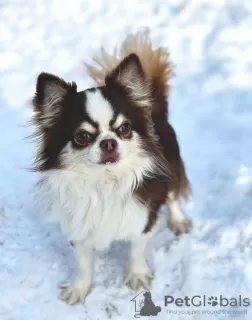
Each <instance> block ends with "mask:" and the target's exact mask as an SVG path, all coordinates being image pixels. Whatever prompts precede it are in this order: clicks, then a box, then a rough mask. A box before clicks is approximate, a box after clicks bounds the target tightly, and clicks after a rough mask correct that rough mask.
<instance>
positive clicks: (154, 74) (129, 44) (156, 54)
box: [86, 29, 173, 112]
mask: <svg viewBox="0 0 252 320" xmlns="http://www.w3.org/2000/svg"><path fill="white" fill-rule="evenodd" d="M131 53H135V54H136V55H137V56H138V58H139V59H140V62H141V64H142V68H143V70H144V73H145V75H146V77H147V79H148V80H149V83H150V85H151V94H152V99H153V100H154V103H153V107H152V108H153V110H152V112H155V111H156V112H160V109H161V108H165V109H166V108H167V98H168V95H169V89H170V85H169V80H170V78H171V77H172V76H173V68H172V64H171V62H170V59H169V52H168V50H167V48H165V47H159V48H156V49H154V48H153V46H152V41H151V38H150V32H149V30H148V29H144V30H140V31H138V32H137V33H135V34H129V35H128V36H127V37H126V38H125V40H124V41H123V42H122V43H121V45H120V46H117V47H116V48H115V50H114V52H113V53H112V54H109V53H107V52H106V51H105V49H104V48H101V51H100V53H99V54H98V55H96V56H94V57H93V61H94V62H95V63H96V64H95V65H89V64H86V68H87V70H88V73H89V75H90V76H91V77H92V78H93V79H94V80H95V81H96V83H97V84H98V85H104V83H105V78H106V76H107V75H109V74H110V73H111V72H112V71H113V70H114V69H115V68H116V67H117V66H118V65H119V64H120V62H121V61H122V60H123V59H124V58H126V57H127V56H128V55H130V54H131Z"/></svg>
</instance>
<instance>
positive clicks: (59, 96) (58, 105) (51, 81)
mask: <svg viewBox="0 0 252 320" xmlns="http://www.w3.org/2000/svg"><path fill="white" fill-rule="evenodd" d="M72 92H77V86H76V83H74V82H72V83H67V82H65V81H64V80H63V79H61V78H59V77H57V76H55V75H53V74H49V73H45V72H43V73H41V74H40V75H39V76H38V79H37V85H36V93H35V96H34V98H33V107H34V111H35V113H36V117H35V119H36V122H37V125H39V126H41V127H42V128H43V129H49V128H50V127H52V126H53V125H54V124H55V122H56V121H57V118H58V115H59V114H60V112H61V111H62V108H63V102H64V99H65V97H66V96H67V95H68V94H69V93H72Z"/></svg>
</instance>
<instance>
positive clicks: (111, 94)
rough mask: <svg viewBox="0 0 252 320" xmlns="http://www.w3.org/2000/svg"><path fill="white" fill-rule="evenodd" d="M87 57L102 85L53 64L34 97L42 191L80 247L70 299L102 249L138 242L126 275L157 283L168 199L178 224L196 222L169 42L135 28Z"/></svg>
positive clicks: (172, 222) (79, 292) (132, 281)
mask: <svg viewBox="0 0 252 320" xmlns="http://www.w3.org/2000/svg"><path fill="white" fill-rule="evenodd" d="M94 61H95V62H96V63H97V67H96V66H95V67H94V66H90V65H89V66H87V68H88V71H89V74H90V75H91V76H92V77H93V78H94V80H95V81H96V83H97V86H96V87H94V88H90V89H86V90H84V91H80V92H78V91H77V85H76V84H75V83H74V82H73V83H67V82H65V81H64V80H63V79H60V78H58V77H57V76H55V75H52V74H48V73H41V74H40V75H39V77H38V79H37V86H36V94H35V97H34V99H33V106H34V118H33V121H34V124H35V126H36V132H35V135H36V136H37V137H38V139H39V140H38V150H37V154H36V160H35V167H34V169H35V170H37V171H40V172H41V173H42V175H43V178H42V180H41V182H40V183H39V186H40V188H39V192H40V194H41V195H43V197H44V198H45V199H46V201H48V202H49V203H50V205H51V207H52V211H53V212H54V213H55V214H56V215H57V217H58V218H59V220H60V223H61V227H62V230H63V232H64V233H65V234H66V235H67V237H68V239H69V241H70V243H71V244H72V246H73V250H74V253H75V257H76V261H77V273H76V278H75V280H74V282H73V283H67V284H64V285H62V286H61V299H62V300H64V301H66V302H67V303H69V304H74V303H77V302H81V301H83V300H84V299H85V297H86V296H87V294H88V292H89V290H90V288H91V282H92V269H93V267H92V264H93V251H94V249H102V248H106V247H108V246H109V245H110V244H111V242H113V241H115V240H125V241H129V242H130V244H131V246H130V251H129V264H128V269H127V275H126V283H127V284H129V285H130V286H131V287H132V288H133V289H138V287H139V286H143V287H144V288H148V286H149V281H150V279H151V278H152V273H151V271H150V269H149V267H148V265H147V263H146V258H145V249H146V246H147V243H148V240H149V239H150V237H151V236H152V235H153V233H154V229H155V223H156V221H157V218H158V212H159V209H160V207H161V205H163V204H168V207H169V210H170V216H169V226H170V228H171V229H172V230H173V231H174V232H175V233H176V234H178V233H182V232H185V231H187V230H188V229H189V227H190V221H189V220H187V219H186V218H185V217H184V216H183V214H182V212H181V210H180V206H179V197H180V196H186V195H187V193H188V192H189V183H188V180H187V177H186V174H185V169H184V165H183V162H182V160H181V157H180V153H179V146H178V143H177V140H176V135H175V132H174V130H173V128H172V127H171V125H170V124H169V123H168V122H167V119H168V101H167V100H168V94H169V79H170V77H171V76H172V68H171V63H170V61H169V54H168V52H167V50H166V49H165V48H162V47H161V48H158V49H153V48H152V43H151V40H150V37H149V32H148V31H140V32H138V33H136V34H132V35H129V36H128V37H127V38H126V39H125V40H124V42H123V43H122V45H121V47H120V48H119V50H117V51H115V52H114V54H113V55H109V54H108V53H106V52H105V51H104V50H103V49H102V51H101V54H100V56H99V57H95V58H94Z"/></svg>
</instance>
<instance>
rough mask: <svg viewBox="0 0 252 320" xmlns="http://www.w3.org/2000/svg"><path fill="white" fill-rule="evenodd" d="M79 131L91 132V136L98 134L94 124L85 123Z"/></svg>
mask: <svg viewBox="0 0 252 320" xmlns="http://www.w3.org/2000/svg"><path fill="white" fill-rule="evenodd" d="M79 129H84V130H86V131H87V132H89V133H91V134H94V133H95V132H96V128H94V127H93V126H92V124H91V123H89V122H83V123H82V124H81V125H80V127H79Z"/></svg>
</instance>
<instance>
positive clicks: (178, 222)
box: [167, 192, 191, 234]
mask: <svg viewBox="0 0 252 320" xmlns="http://www.w3.org/2000/svg"><path fill="white" fill-rule="evenodd" d="M167 204H168V207H169V213H170V214H169V221H168V224H169V227H170V229H171V230H172V231H173V232H175V233H176V234H180V233H184V232H187V231H188V230H189V229H190V228H191V221H190V220H189V219H187V218H186V217H185V216H184V214H183V212H182V210H181V207H180V203H179V200H178V199H177V198H176V197H175V196H174V193H172V192H171V193H170V194H169V195H168V200H167Z"/></svg>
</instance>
